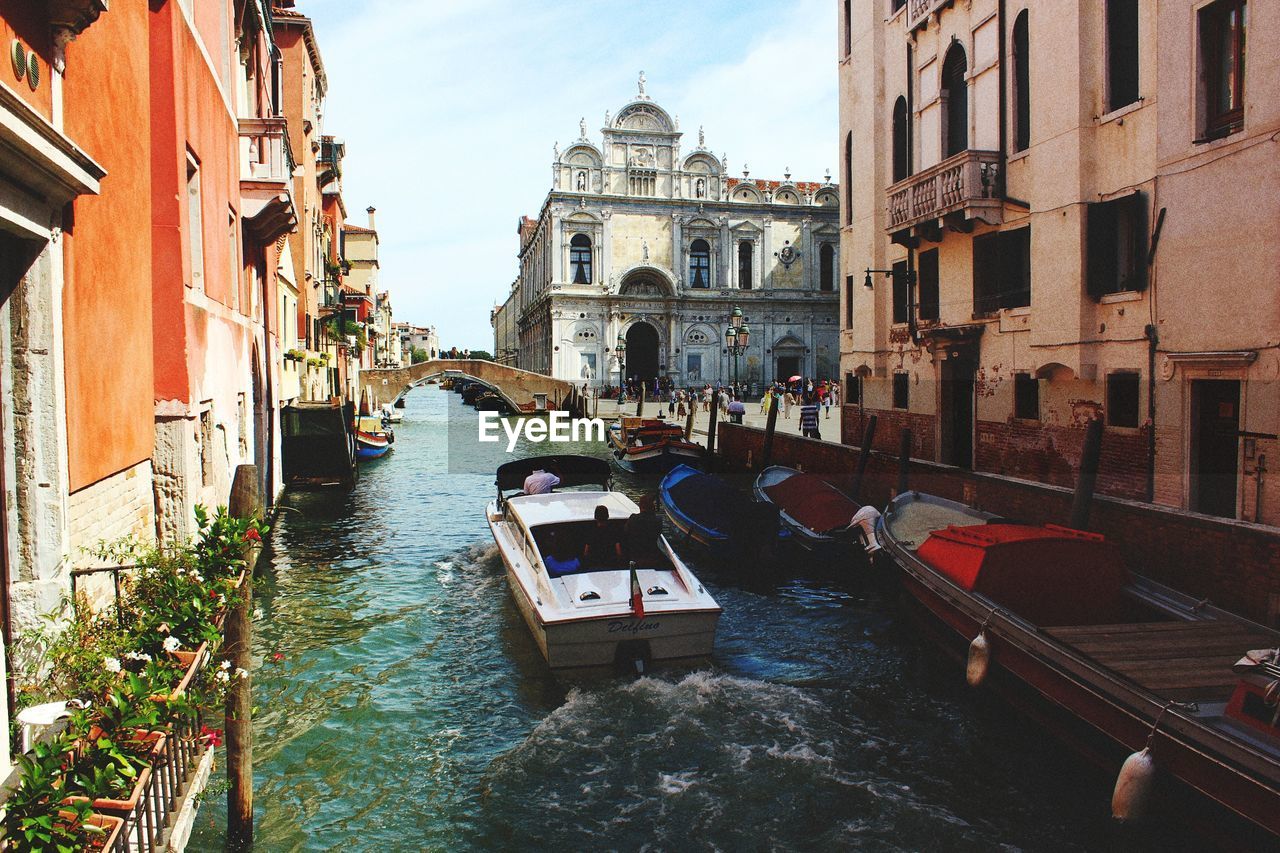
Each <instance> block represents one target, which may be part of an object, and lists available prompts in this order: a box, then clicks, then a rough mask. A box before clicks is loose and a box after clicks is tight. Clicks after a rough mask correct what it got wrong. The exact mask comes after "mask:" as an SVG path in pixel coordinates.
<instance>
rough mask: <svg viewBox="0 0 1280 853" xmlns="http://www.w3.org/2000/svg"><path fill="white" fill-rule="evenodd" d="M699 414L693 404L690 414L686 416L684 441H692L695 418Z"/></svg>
mask: <svg viewBox="0 0 1280 853" xmlns="http://www.w3.org/2000/svg"><path fill="white" fill-rule="evenodd" d="M697 412H698V410H697V409H695V408H694V407H693V405H692V404H690V406H689V414H688V415H686V416H685V419H684V440H685V441H691V440H692V439H693V416H694V415H695V414H697Z"/></svg>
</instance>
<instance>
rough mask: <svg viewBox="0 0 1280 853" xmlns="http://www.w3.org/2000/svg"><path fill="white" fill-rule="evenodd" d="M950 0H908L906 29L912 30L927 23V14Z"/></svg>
mask: <svg viewBox="0 0 1280 853" xmlns="http://www.w3.org/2000/svg"><path fill="white" fill-rule="evenodd" d="M951 2H952V0H908V4H907V29H908V30H914V29H915V28H916V27H923V26H925V25H926V24H928V23H929V16H930V15H932V14H933V13H934V12H936V11H938V10H939V9H941V8H942V7H943V6H946V5H949V4H950V3H951Z"/></svg>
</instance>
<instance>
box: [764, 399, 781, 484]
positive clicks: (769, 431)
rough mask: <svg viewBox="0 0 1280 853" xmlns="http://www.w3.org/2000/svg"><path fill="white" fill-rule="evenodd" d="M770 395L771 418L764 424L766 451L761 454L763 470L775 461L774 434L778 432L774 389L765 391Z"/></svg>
mask: <svg viewBox="0 0 1280 853" xmlns="http://www.w3.org/2000/svg"><path fill="white" fill-rule="evenodd" d="M765 393H766V394H768V395H769V417H768V419H767V420H766V421H765V422H764V450H763V451H762V452H761V453H760V467H761V469H764V468H768V467H769V462H770V461H771V460H772V459H773V434H774V433H775V432H777V430H778V402H779V401H778V400H777V399H775V398H774V394H773V389H772V388H771V389H769V390H768V391H765Z"/></svg>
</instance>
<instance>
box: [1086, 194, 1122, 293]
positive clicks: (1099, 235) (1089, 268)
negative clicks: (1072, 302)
mask: <svg viewBox="0 0 1280 853" xmlns="http://www.w3.org/2000/svg"><path fill="white" fill-rule="evenodd" d="M1085 227H1086V234H1085V254H1086V269H1085V278H1086V285H1087V287H1088V291H1089V295H1090V296H1092V297H1093V298H1094V299H1097V298H1099V297H1101V296H1102V295H1103V294H1104V293H1110V292H1111V291H1112V290H1114V289H1115V284H1116V252H1117V251H1118V249H1119V245H1118V241H1117V240H1116V211H1115V206H1114V205H1112V204H1109V203H1107V202H1097V203H1094V204H1090V205H1088V206H1087V207H1086V209H1085Z"/></svg>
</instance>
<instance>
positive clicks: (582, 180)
mask: <svg viewBox="0 0 1280 853" xmlns="http://www.w3.org/2000/svg"><path fill="white" fill-rule="evenodd" d="M586 191H587V173H586V172H579V173H578V192H580V193H584V192H586Z"/></svg>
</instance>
